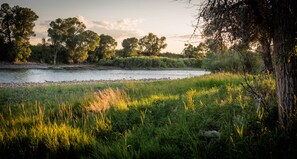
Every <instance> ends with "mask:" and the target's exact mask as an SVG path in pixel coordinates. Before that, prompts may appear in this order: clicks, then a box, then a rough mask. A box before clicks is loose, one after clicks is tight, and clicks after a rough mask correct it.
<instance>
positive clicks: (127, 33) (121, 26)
mask: <svg viewBox="0 0 297 159" xmlns="http://www.w3.org/2000/svg"><path fill="white" fill-rule="evenodd" d="M77 18H78V19H79V20H80V21H81V22H83V23H84V24H85V25H86V27H87V29H89V30H92V31H94V32H96V33H97V34H99V35H100V34H107V35H110V36H112V37H113V38H115V39H123V38H127V37H140V36H142V35H143V32H142V31H141V30H140V29H138V28H137V27H138V25H139V24H141V23H142V22H143V19H131V18H125V19H119V20H116V21H107V20H100V21H90V20H88V19H86V18H84V17H83V16H77Z"/></svg>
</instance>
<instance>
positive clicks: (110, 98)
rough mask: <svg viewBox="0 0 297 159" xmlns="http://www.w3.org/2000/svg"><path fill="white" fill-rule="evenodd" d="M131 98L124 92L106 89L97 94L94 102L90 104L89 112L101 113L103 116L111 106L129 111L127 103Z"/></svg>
mask: <svg viewBox="0 0 297 159" xmlns="http://www.w3.org/2000/svg"><path fill="white" fill-rule="evenodd" d="M128 101H129V98H128V96H127V94H126V93H125V92H124V91H123V90H119V89H118V88H117V89H111V88H109V89H104V90H101V91H98V92H96V93H95V96H94V100H93V101H91V102H90V103H89V106H88V107H87V110H88V111H90V112H99V113H101V114H103V113H104V112H105V111H106V110H108V109H109V108H110V107H111V106H113V107H115V108H117V109H120V110H127V109H128V106H127V103H128Z"/></svg>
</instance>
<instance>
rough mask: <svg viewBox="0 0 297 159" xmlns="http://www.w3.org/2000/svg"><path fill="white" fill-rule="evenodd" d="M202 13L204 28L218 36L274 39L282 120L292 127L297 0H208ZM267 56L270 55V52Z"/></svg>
mask: <svg viewBox="0 0 297 159" xmlns="http://www.w3.org/2000/svg"><path fill="white" fill-rule="evenodd" d="M238 13H241V14H239V15H236V14H238ZM199 17H200V18H202V19H203V22H204V24H205V31H209V32H212V33H214V34H215V35H216V36H217V38H218V39H220V38H221V39H224V38H226V37H229V39H230V40H238V39H239V40H241V41H242V42H243V43H244V42H245V41H251V40H253V39H254V38H256V37H260V42H261V38H262V39H264V40H266V42H267V43H268V44H269V43H270V40H272V42H273V52H272V53H273V56H272V58H273V61H274V63H273V64H274V72H275V79H276V86H277V97H278V111H279V122H280V125H281V126H282V127H283V128H288V127H290V125H291V124H292V117H293V116H295V115H296V113H297V109H296V108H297V107H296V98H297V53H296V52H297V51H296V49H295V47H296V45H297V41H296V38H297V23H296V22H297V4H296V1H295V0H236V1H234V0H205V1H204V3H202V4H201V10H200V14H199ZM197 27H198V26H197ZM263 43H264V42H263ZM262 45H265V44H262ZM269 47H270V46H269ZM267 49H268V47H267ZM264 56H265V57H266V56H267V58H269V57H268V56H269V55H268V54H267V55H266V54H265V55H264Z"/></svg>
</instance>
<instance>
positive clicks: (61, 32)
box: [48, 17, 100, 64]
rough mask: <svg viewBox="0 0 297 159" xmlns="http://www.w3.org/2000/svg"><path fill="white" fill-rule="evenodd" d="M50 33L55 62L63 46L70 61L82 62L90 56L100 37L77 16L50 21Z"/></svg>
mask: <svg viewBox="0 0 297 159" xmlns="http://www.w3.org/2000/svg"><path fill="white" fill-rule="evenodd" d="M48 35H49V37H50V41H51V42H52V45H53V47H54V48H55V51H54V54H55V55H54V64H55V63H56V57H57V53H58V52H59V51H60V49H61V48H62V47H64V48H66V50H67V51H68V62H69V63H82V62H84V61H85V60H86V59H87V58H88V52H89V51H93V50H95V48H96V46H97V45H98V43H99V41H100V38H99V36H98V35H97V34H96V33H95V32H93V31H90V30H86V26H85V25H84V24H83V23H82V22H80V21H79V20H78V19H77V18H75V17H74V18H67V19H60V18H58V19H56V20H55V21H52V22H51V23H50V28H49V29H48Z"/></svg>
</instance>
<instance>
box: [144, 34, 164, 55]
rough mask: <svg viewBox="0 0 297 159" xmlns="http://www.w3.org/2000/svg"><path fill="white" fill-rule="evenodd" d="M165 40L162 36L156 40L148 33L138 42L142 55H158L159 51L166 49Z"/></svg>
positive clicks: (155, 37) (155, 36)
mask: <svg viewBox="0 0 297 159" xmlns="http://www.w3.org/2000/svg"><path fill="white" fill-rule="evenodd" d="M165 40H166V38H165V37H164V36H162V37H161V38H158V37H157V35H154V34H153V33H149V34H148V35H146V36H144V37H143V38H141V39H140V40H139V45H140V47H141V49H144V53H146V54H148V55H150V56H152V55H159V54H160V52H161V50H162V49H165V48H166V47H167V44H166V43H165Z"/></svg>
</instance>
